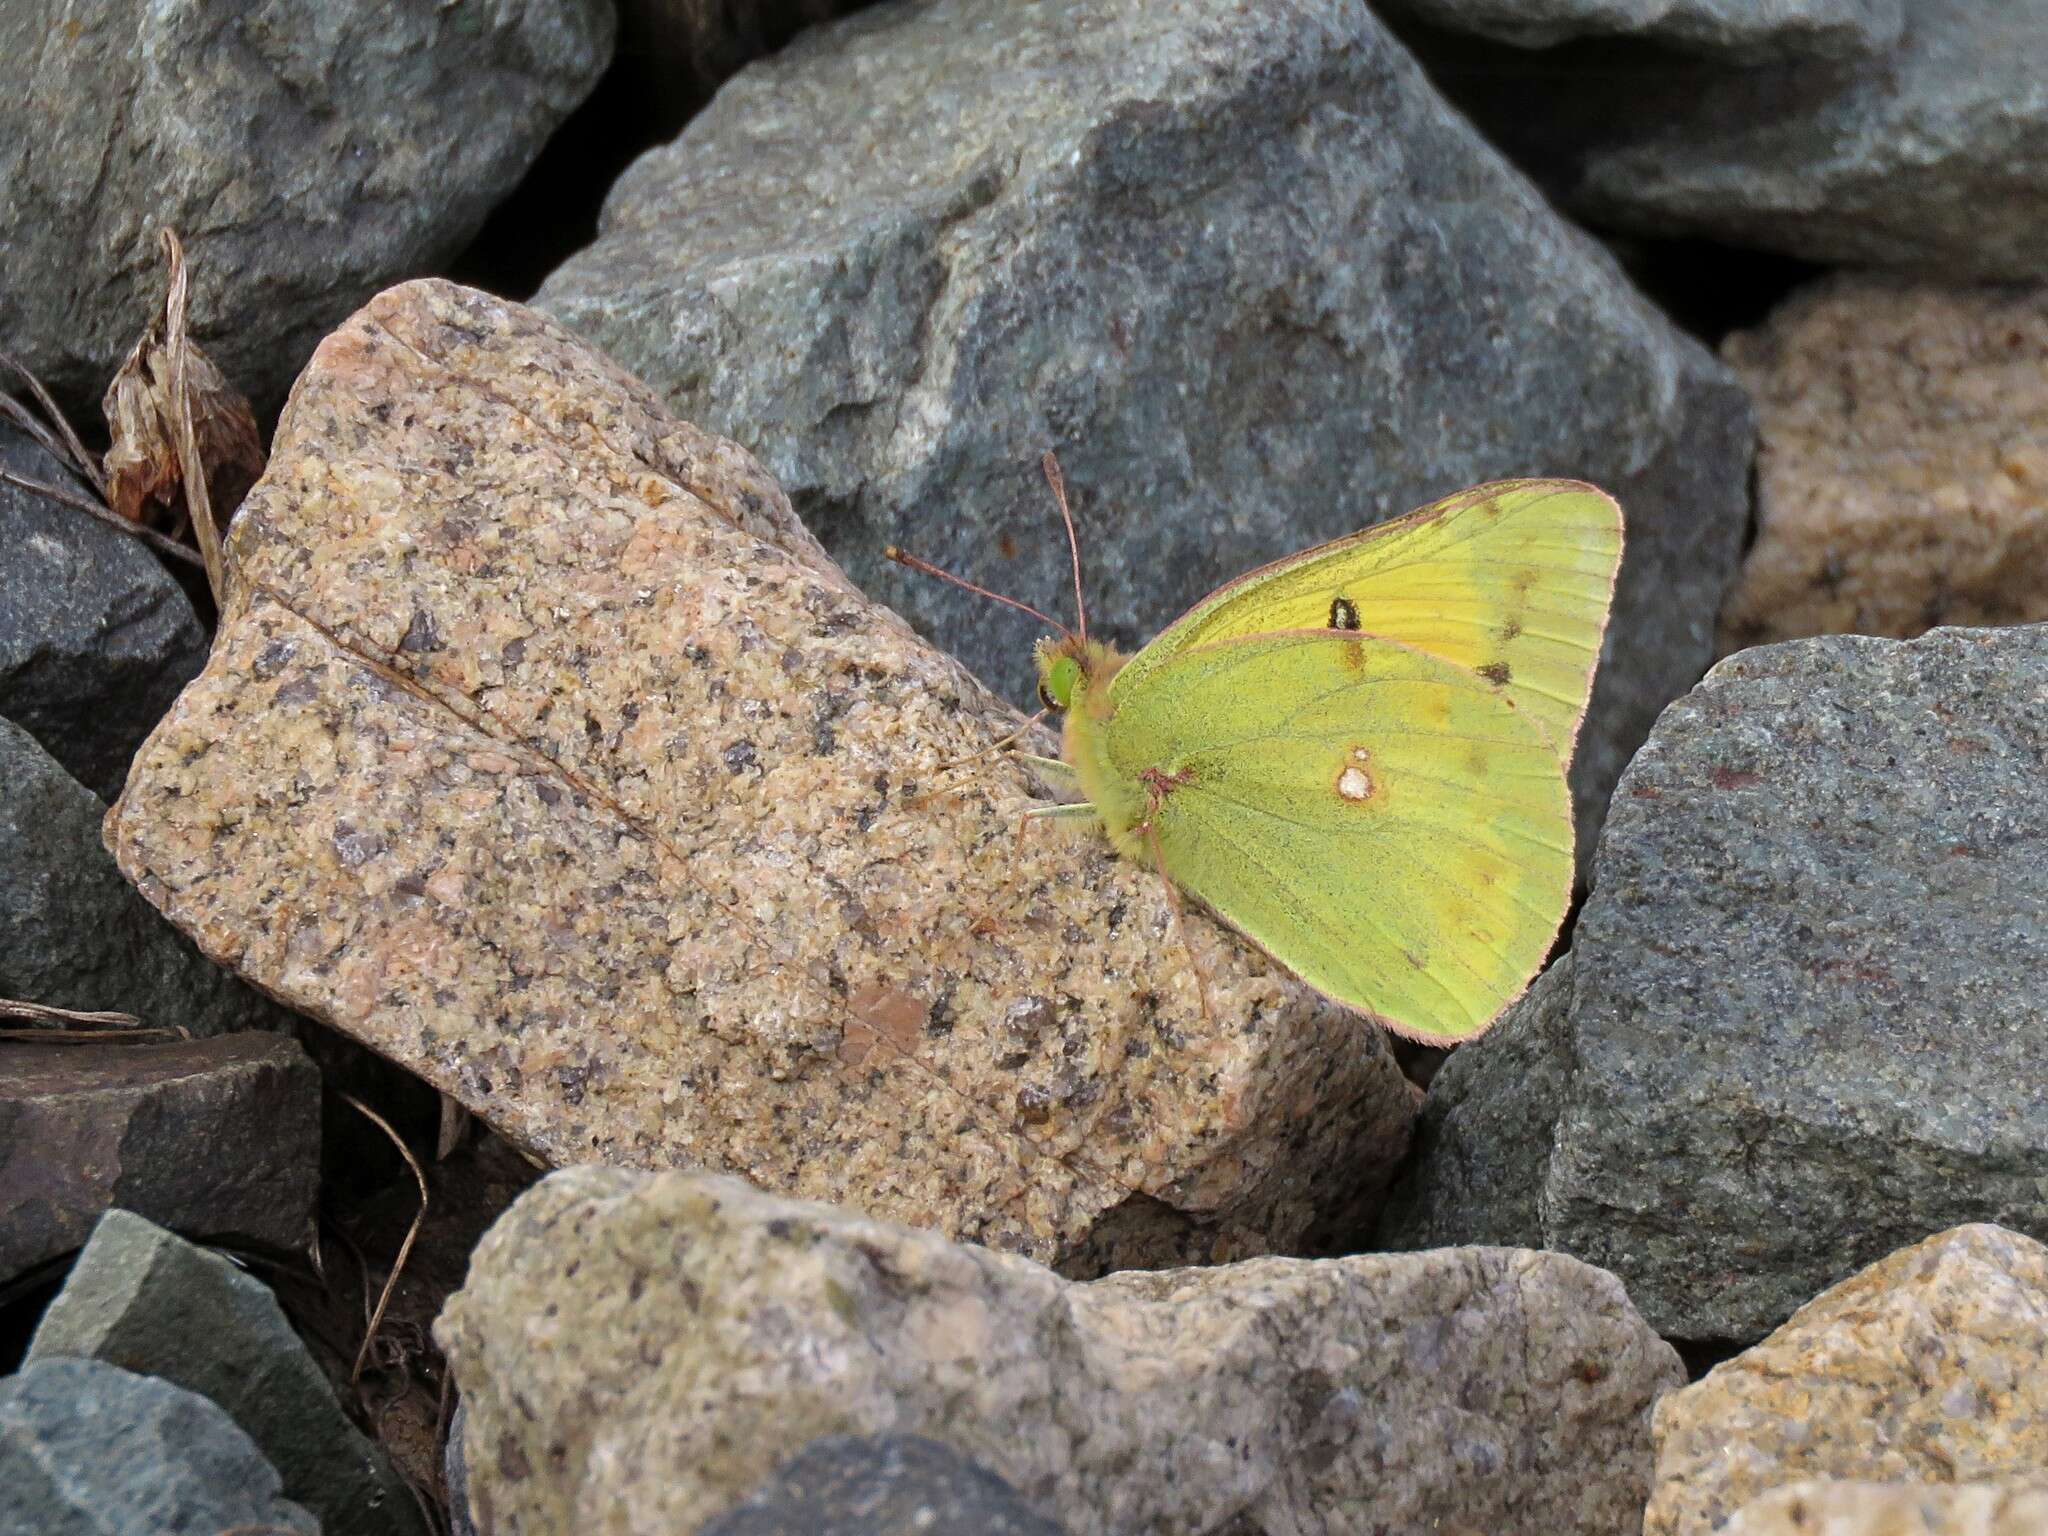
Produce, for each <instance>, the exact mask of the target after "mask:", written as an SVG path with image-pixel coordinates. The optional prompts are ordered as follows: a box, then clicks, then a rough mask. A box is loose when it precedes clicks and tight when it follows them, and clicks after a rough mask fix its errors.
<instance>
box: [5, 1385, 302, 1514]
mask: <svg viewBox="0 0 2048 1536" xmlns="http://www.w3.org/2000/svg"><path fill="white" fill-rule="evenodd" d="M0 1490H5V1492H4V1494H0V1536H223V1533H227V1532H245V1533H254V1532H258V1531H260V1532H262V1533H264V1536H282V1533H286V1532H295V1533H299V1536H320V1523H319V1522H318V1521H317V1520H315V1519H314V1518H313V1517H312V1516H311V1515H310V1514H308V1513H307V1512H306V1511H305V1510H304V1509H302V1508H300V1507H299V1506H298V1505H297V1504H294V1503H292V1502H291V1501H290V1500H289V1499H286V1498H284V1497H282V1496H281V1495H280V1494H279V1493H278V1480H277V1472H276V1469H274V1468H273V1467H272V1466H271V1465H270V1463H269V1462H267V1461H265V1460H264V1459H263V1453H262V1452H261V1451H259V1450H257V1449H256V1446H255V1444H254V1443H253V1442H252V1441H251V1440H250V1439H249V1437H248V1436H247V1435H245V1434H243V1433H242V1431H241V1430H239V1429H237V1428H236V1427H235V1421H234V1420H233V1419H231V1418H229V1417H228V1416H227V1415H226V1414H225V1413H223V1412H222V1411H221V1410H220V1409H218V1408H216V1407H215V1406H214V1405H213V1404H212V1403H209V1402H208V1401H207V1400H206V1399H205V1398H203V1397H201V1396H200V1395H199V1394H198V1393H196V1392H187V1391H186V1390H185V1389H184V1388H182V1387H174V1386H172V1385H171V1384H170V1383H169V1382H167V1381H157V1380H156V1379H154V1378H153V1377H149V1376H137V1375H134V1374H132V1373H130V1372H128V1371H124V1370H121V1369H119V1368H118V1367H115V1366H111V1365H102V1364H101V1363H100V1362H99V1361H97V1360H42V1361H38V1362H37V1363H36V1364H34V1365H31V1366H28V1367H27V1368H26V1369H24V1370H21V1371H19V1372H17V1373H15V1374H14V1375H12V1376H7V1377H0Z"/></svg>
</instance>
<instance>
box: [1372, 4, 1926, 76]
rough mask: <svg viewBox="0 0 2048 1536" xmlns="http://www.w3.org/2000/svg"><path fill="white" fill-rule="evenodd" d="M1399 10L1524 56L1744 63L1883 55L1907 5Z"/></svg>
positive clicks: (1426, 7) (1426, 6) (1443, 6)
mask: <svg viewBox="0 0 2048 1536" xmlns="http://www.w3.org/2000/svg"><path fill="white" fill-rule="evenodd" d="M1398 9H1400V10H1402V11H1406V12H1408V13H1410V14H1411V15H1414V16H1416V17H1418V18H1420V19H1421V20H1424V21H1427V22H1429V23H1431V24H1432V25H1435V26H1439V27H1449V28H1453V29H1455V30H1457V31H1461V32H1472V33H1476V34H1477V35H1479V36H1481V37H1490V38H1493V39H1495V40H1497V41H1499V42H1503V43H1512V44H1514V45H1515V46H1516V47H1520V48H1548V47H1551V46H1552V45H1554V44H1557V43H1561V42H1565V41H1567V40H1568V39H1571V38H1578V37H1628V38H1641V39H1643V40H1644V41H1646V42H1658V43H1668V44H1670V45H1672V46H1673V47H1677V48H1686V49H1693V50H1697V51H1699V52H1701V53H1711V54H1714V55H1716V56H1719V57H1723V58H1727V59H1731V60H1734V61H1738V62H1745V63H1755V62H1760V61H1762V60H1766V59H1777V58H1786V57H1797V56H1800V55H1807V56H1814V57H1821V58H1845V57H1856V56H1858V55H1864V54H1873V53H1878V52H1880V51H1882V50H1883V49H1886V48H1889V47H1890V46H1891V45H1892V44H1893V43H1895V42H1897V41H1898V37H1899V32H1900V30H1901V28H1902V27H1903V25H1904V21H1905V17H1904V11H1903V0H1777V3H1775V4H1771V5H1758V4H1757V3H1756V0H1398Z"/></svg>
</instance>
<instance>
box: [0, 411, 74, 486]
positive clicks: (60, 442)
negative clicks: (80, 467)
mask: <svg viewBox="0 0 2048 1536" xmlns="http://www.w3.org/2000/svg"><path fill="white" fill-rule="evenodd" d="M0 412H5V413H6V415H7V419H8V420H9V421H11V422H13V423H14V424H15V425H16V426H17V427H19V428H21V430H22V431H24V432H26V433H27V434H28V435H29V436H30V437H32V438H34V439H35V440H36V441H37V442H38V443H41V444H42V445H43V452H45V453H47V454H48V455H49V456H50V457H51V458H53V459H55V460H56V461H57V462H58V463H59V464H71V463H72V459H71V449H70V448H69V447H67V446H66V444H65V442H64V439H63V438H61V437H59V436H58V435H57V434H56V432H54V431H53V430H51V428H50V425H49V423H47V422H46V421H44V420H43V418H42V417H40V416H38V415H37V414H36V413H35V412H34V411H32V410H30V409H29V408H28V407H27V406H25V405H23V404H22V403H21V402H20V401H19V400H17V399H15V398H14V396H12V395H9V394H0ZM73 467H74V468H75V467H76V466H75V465H74V466H73Z"/></svg>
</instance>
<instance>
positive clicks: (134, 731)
mask: <svg viewBox="0 0 2048 1536" xmlns="http://www.w3.org/2000/svg"><path fill="white" fill-rule="evenodd" d="M0 25H4V23H0ZM0 67H4V66H0ZM0 153H4V151H0ZM0 466H5V467H6V468H8V469H10V470H12V471H13V472H14V473H16V474H18V475H24V476H26V477H28V478H29V479H32V480H40V481H42V482H43V483H44V484H47V485H55V486H58V487H61V488H63V489H65V490H69V491H72V492H73V493H75V494H78V495H86V496H89V495H90V494H91V492H90V490H89V489H88V488H87V487H86V486H84V485H83V484H82V483H81V482H80V481H79V480H78V479H77V478H76V477H75V476H73V475H71V474H70V473H69V472H68V471H67V470H66V469H65V468H64V466H63V465H61V464H59V463H58V462H57V460H56V459H55V458H53V457H52V456H51V455H50V454H49V453H48V452H46V451H45V450H44V449H43V448H42V447H41V445H39V444H37V443H35V442H33V441H32V440H30V439H29V438H28V437H27V436H25V435H24V434H22V433H20V432H17V431H16V430H15V429H14V428H13V427H12V426H9V425H8V424H7V423H5V422H4V421H0ZM0 548H4V549H5V550H6V551H7V579H6V580H5V581H0V716H4V717H5V718H7V719H8V720H11V721H13V722H14V724H16V725H18V726H20V727H21V728H22V729H23V730H25V731H27V732H28V733H29V734H30V735H31V736H33V737H35V738H36V740H37V741H39V742H40V743H42V746H43V750H44V751H46V752H48V753H49V754H50V756H52V757H53V758H55V759H56V760H57V761H58V762H59V763H61V764H62V765H63V766H64V768H65V769H66V771H68V772H69V773H70V774H71V776H72V777H73V778H75V779H77V780H78V781H79V782H80V783H81V784H83V785H85V787H86V788H87V789H90V790H91V791H92V792H93V793H94V794H96V795H98V796H100V798H102V799H104V800H111V799H113V798H114V796H116V795H118V794H119V793H120V792H121V781H122V780H123V779H125V778H127V777H128V760H129V759H130V758H132V757H133V756H134V755H135V749H136V748H137V747H139V746H140V745H142V738H143V737H145V736H147V735H148V734H149V733H150V730H151V729H152V728H153V727H154V726H155V725H156V723H157V721H158V720H159V719H160V718H161V717H162V715H163V712H164V711H165V710H166V709H169V708H170V707H171V700H172V699H174V698H176V697H177V696H178V690H179V689H180V688H182V687H184V686H185V684H187V683H189V682H190V681H191V680H192V679H193V677H194V676H196V675H197V674H198V671H199V669H200V667H201V666H203V665H204V664H205V661H206V631H205V629H204V628H203V627H201V625H200V623H199V619H198V617H197V615H195V614H194V613H193V611H192V603H191V601H190V599H188V598H187V597H186V596H185V593H184V590H183V589H182V588H181V587H180V586H179V585H178V583H177V581H176V580H175V579H174V578H173V577H172V576H171V573H170V572H169V571H167V570H165V569H164V566H163V562H162V561H160V560H158V559H157V557H156V556H155V555H153V554H151V553H150V552H149V550H148V549H147V548H146V547H145V546H144V545H143V544H142V542H141V541H140V540H138V539H134V538H131V537H130V536H128V535H127V534H124V533H122V532H120V531H119V530H118V529H115V528H110V527H108V526H107V525H106V524H104V523H101V522H97V521H95V520H94V519H93V518H91V517H88V516H87V515H86V514H85V513H83V512H81V511H79V510H78V509H77V508H75V507H67V506H63V505H60V504H59V503H57V502H54V501H51V500H49V499H48V498H47V497H43V496H39V495H37V494H36V493H35V492H33V491H27V490H23V489H22V488H21V487H19V486H15V485H8V484H5V483H0Z"/></svg>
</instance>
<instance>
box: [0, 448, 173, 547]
mask: <svg viewBox="0 0 2048 1536" xmlns="http://www.w3.org/2000/svg"><path fill="white" fill-rule="evenodd" d="M0 482H4V483H6V484H8V485H16V486H19V487H21V489H23V490H24V491H33V492H34V493H35V494H36V495H38V496H47V497H49V498H50V500H52V501H55V502H61V503H62V504H63V505H65V506H67V507H76V508H77V509H78V510H79V511H81V512H84V513H86V514H88V515H89V516H92V517H96V518H98V519H99V520H100V521H101V522H103V523H106V524H107V525H108V526H110V527H114V528H118V529H120V530H121V531H122V532H123V533H125V534H129V535H132V536H133V537H135V538H138V539H140V540H142V542H143V543H145V544H147V545H148V546H149V547H150V548H151V549H159V550H162V551H163V552H164V553H165V554H167V555H169V556H171V557H172V558H173V559H177V560H182V561H184V562H185V563H186V564H187V565H194V566H197V567H199V568H200V569H201V570H204V569H205V568H206V561H205V560H204V559H202V558H201V557H200V554H199V552H198V551H197V550H195V549H193V548H192V547H191V546H190V545H189V544H180V543H179V542H178V541H177V540H176V539H171V538H166V537H165V536H164V535H163V534H161V533H158V532H157V531H156V530H155V529H154V528H152V527H150V526H149V524H147V523H131V522H129V521H128V519H127V518H125V517H123V516H121V514H120V513H118V512H110V511H108V510H107V509H106V508H105V507H103V506H101V505H100V504H99V503H98V502H96V501H94V500H93V499H92V498H91V497H89V496H81V495H79V494H78V493H77V492H76V491H67V490H65V489H64V488H63V487H62V486H61V485H45V484H44V483H43V482H42V481H40V480H31V479H30V478H29V477H28V476H27V475H17V474H16V473H15V472H14V471H13V470H11V469H8V468H5V467H4V466H0Z"/></svg>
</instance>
